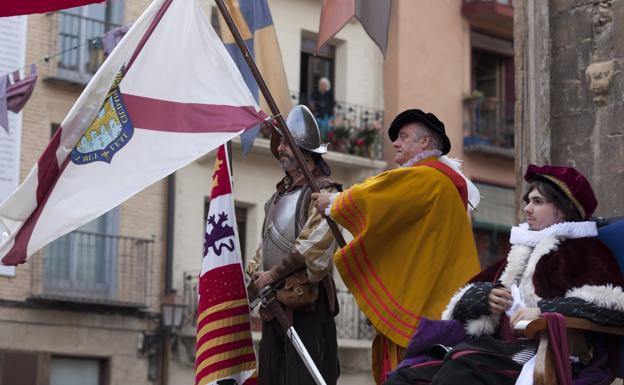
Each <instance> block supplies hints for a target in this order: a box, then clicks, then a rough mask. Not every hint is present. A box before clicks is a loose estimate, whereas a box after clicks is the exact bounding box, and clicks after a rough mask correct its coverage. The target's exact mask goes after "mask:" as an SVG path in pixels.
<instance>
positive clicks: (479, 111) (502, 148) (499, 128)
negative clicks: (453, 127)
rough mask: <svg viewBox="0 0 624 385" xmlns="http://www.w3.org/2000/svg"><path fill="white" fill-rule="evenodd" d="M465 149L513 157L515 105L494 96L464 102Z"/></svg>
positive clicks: (465, 150) (466, 150)
mask: <svg viewBox="0 0 624 385" xmlns="http://www.w3.org/2000/svg"><path fill="white" fill-rule="evenodd" d="M464 152H483V153H490V154H497V155H501V156H504V157H511V158H513V156H514V105H513V104H512V103H503V102H500V101H498V100H496V99H493V98H484V97H476V98H469V99H466V100H465V101H464Z"/></svg>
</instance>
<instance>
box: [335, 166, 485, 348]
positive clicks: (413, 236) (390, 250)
mask: <svg viewBox="0 0 624 385" xmlns="http://www.w3.org/2000/svg"><path fill="white" fill-rule="evenodd" d="M428 160H430V159H428ZM331 216H332V218H334V219H335V220H336V222H338V223H339V224H341V225H342V226H344V227H345V228H346V229H347V230H349V231H350V232H351V234H353V237H354V239H353V241H351V242H350V243H349V244H348V245H346V246H345V247H344V248H342V249H340V250H339V251H338V252H336V254H335V255H334V262H335V264H336V267H337V268H338V271H339V272H340V275H341V276H342V279H343V280H344V282H345V284H346V285H347V287H348V288H349V290H350V291H351V292H352V293H353V295H354V296H355V299H356V300H357V303H358V305H359V307H360V309H362V311H363V312H364V314H366V316H367V317H368V319H369V320H370V321H371V322H372V324H373V326H374V327H375V328H376V329H377V330H378V331H379V332H380V333H382V334H383V335H385V336H386V337H388V338H389V339H390V340H391V341H393V342H394V343H396V344H397V345H399V346H403V347H406V346H407V344H408V342H409V340H410V337H411V336H412V334H413V333H414V332H415V330H416V327H417V326H418V320H419V317H420V316H423V317H427V318H432V319H439V317H440V315H441V313H442V311H443V310H444V308H445V306H446V304H447V302H448V300H449V299H450V297H451V295H452V294H453V293H454V292H455V290H457V289H458V288H459V287H460V286H461V285H462V284H464V283H465V282H466V281H468V280H469V279H470V278H471V277H472V276H474V275H475V274H477V273H478V272H479V260H478V257H477V250H476V247H475V242H474V238H473V236H472V230H471V226H470V222H469V220H468V215H467V213H466V209H465V207H464V205H463V203H462V200H461V198H460V195H459V193H458V190H457V188H456V187H455V185H454V184H453V182H452V181H451V179H450V178H449V177H448V176H446V175H445V174H443V173H442V172H441V171H439V170H437V169H435V168H432V167H429V166H424V165H418V164H417V165H415V166H413V167H406V168H400V169H395V170H391V171H387V172H384V173H382V174H379V175H377V176H375V177H372V178H369V179H367V180H366V181H364V182H363V183H361V184H357V185H354V186H353V187H351V188H350V189H348V190H346V191H345V192H343V193H341V194H340V195H339V196H338V197H337V198H336V200H335V202H334V204H332V208H331Z"/></svg>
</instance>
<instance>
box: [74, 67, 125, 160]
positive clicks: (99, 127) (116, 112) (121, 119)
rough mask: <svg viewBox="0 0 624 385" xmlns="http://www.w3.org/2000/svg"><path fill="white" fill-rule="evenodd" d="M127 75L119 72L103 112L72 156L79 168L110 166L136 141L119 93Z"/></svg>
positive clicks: (102, 109)
mask: <svg viewBox="0 0 624 385" xmlns="http://www.w3.org/2000/svg"><path fill="white" fill-rule="evenodd" d="M123 71H124V68H122V69H121V71H119V74H118V75H117V77H116V78H115V81H114V82H113V86H112V87H111V90H110V91H109V92H108V95H107V96H106V99H105V100H104V105H103V106H102V108H101V109H100V112H99V113H98V114H97V117H96V118H95V120H94V121H93V123H91V126H89V128H88V129H87V131H86V132H85V133H84V135H83V136H82V138H80V141H79V142H78V144H76V147H75V148H74V150H73V151H72V152H71V154H70V157H71V161H72V162H74V163H75V164H86V163H91V162H95V161H102V162H107V163H110V162H111V160H112V159H113V155H115V153H116V152H117V151H118V150H120V149H121V148H122V147H123V146H125V145H126V143H128V141H129V140H130V138H132V133H133V132H134V127H133V126H132V121H131V120H130V116H129V115H128V113H127V110H126V106H125V105H124V103H123V97H122V95H121V91H120V90H119V82H121V79H122V78H123Z"/></svg>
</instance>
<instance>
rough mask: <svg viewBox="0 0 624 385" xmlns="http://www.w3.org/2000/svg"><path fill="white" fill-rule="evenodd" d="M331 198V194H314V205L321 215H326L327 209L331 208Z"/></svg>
mask: <svg viewBox="0 0 624 385" xmlns="http://www.w3.org/2000/svg"><path fill="white" fill-rule="evenodd" d="M331 196H332V194H330V193H312V195H311V197H312V204H313V205H314V207H316V210H317V211H318V212H319V213H320V214H321V215H325V209H326V208H327V206H329V202H330V198H331Z"/></svg>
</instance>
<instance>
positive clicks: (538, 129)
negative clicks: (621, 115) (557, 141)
mask: <svg viewBox="0 0 624 385" xmlns="http://www.w3.org/2000/svg"><path fill="white" fill-rule="evenodd" d="M549 16H550V14H549V1H543V0H520V1H514V60H515V67H516V114H515V158H516V159H515V160H516V162H515V172H516V180H517V183H516V186H517V187H516V207H517V208H518V212H517V214H518V215H517V216H518V219H519V218H520V216H521V215H520V213H521V208H522V206H523V205H522V196H523V194H524V189H525V187H526V184H523V181H524V180H523V178H522V176H523V175H524V171H525V170H526V167H527V165H528V164H529V163H537V164H543V163H550V63H551V57H550V18H549Z"/></svg>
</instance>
